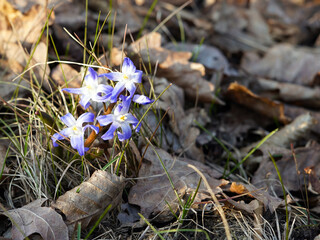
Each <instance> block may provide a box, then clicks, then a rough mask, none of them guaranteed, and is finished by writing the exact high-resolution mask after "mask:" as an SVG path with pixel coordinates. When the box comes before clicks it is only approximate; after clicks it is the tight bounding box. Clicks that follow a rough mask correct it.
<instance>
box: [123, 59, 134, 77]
mask: <svg viewBox="0 0 320 240" xmlns="http://www.w3.org/2000/svg"><path fill="white" fill-rule="evenodd" d="M121 71H122V72H123V73H124V74H127V75H130V74H133V73H134V72H135V71H136V67H135V66H134V64H133V62H132V61H131V60H130V58H127V57H126V58H124V59H123V64H122V70H121Z"/></svg>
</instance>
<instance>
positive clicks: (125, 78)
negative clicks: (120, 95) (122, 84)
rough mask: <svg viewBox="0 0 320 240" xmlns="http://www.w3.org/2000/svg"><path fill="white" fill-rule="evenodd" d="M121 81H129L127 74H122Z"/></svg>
mask: <svg viewBox="0 0 320 240" xmlns="http://www.w3.org/2000/svg"><path fill="white" fill-rule="evenodd" d="M123 81H126V82H127V81H129V76H128V75H127V74H123Z"/></svg>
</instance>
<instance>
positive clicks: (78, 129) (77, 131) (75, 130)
mask: <svg viewBox="0 0 320 240" xmlns="http://www.w3.org/2000/svg"><path fill="white" fill-rule="evenodd" d="M71 129H72V131H73V134H74V135H80V134H82V128H81V127H78V126H76V125H74V126H73V127H72V128H71Z"/></svg>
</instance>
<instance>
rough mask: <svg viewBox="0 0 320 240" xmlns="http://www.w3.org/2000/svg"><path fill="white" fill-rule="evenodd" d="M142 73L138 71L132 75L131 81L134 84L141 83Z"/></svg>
mask: <svg viewBox="0 0 320 240" xmlns="http://www.w3.org/2000/svg"><path fill="white" fill-rule="evenodd" d="M142 73H143V72H142V71H141V70H136V72H135V73H133V74H131V75H130V80H131V81H132V82H134V83H141V79H142Z"/></svg>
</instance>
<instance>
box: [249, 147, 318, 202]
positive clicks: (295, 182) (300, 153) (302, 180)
mask: <svg viewBox="0 0 320 240" xmlns="http://www.w3.org/2000/svg"><path fill="white" fill-rule="evenodd" d="M319 150H320V147H319V145H317V146H312V147H305V148H298V149H296V150H295V154H296V160H297V162H295V161H294V158H293V156H292V153H291V152H290V153H288V154H287V155H284V156H283V157H282V159H281V160H278V161H277V162H276V163H277V167H278V169H279V172H280V174H281V178H282V181H283V184H284V186H285V187H286V189H288V190H289V191H300V190H303V191H305V189H306V188H308V182H306V181H308V176H307V175H308V174H307V173H305V171H304V169H305V168H307V167H313V168H314V169H315V171H314V174H316V176H317V178H319V176H320V156H319V152H320V151H319ZM252 183H253V184H254V185H255V186H257V187H267V188H269V191H270V192H272V191H273V190H274V191H275V192H276V193H277V194H278V196H280V195H282V187H281V185H280V182H279V178H278V174H277V172H276V170H275V168H274V165H273V163H272V161H271V160H269V159H265V160H264V161H263V162H262V163H261V164H260V167H259V169H258V170H257V171H256V172H255V174H254V176H253V179H252ZM271 188H272V189H271Z"/></svg>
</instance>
